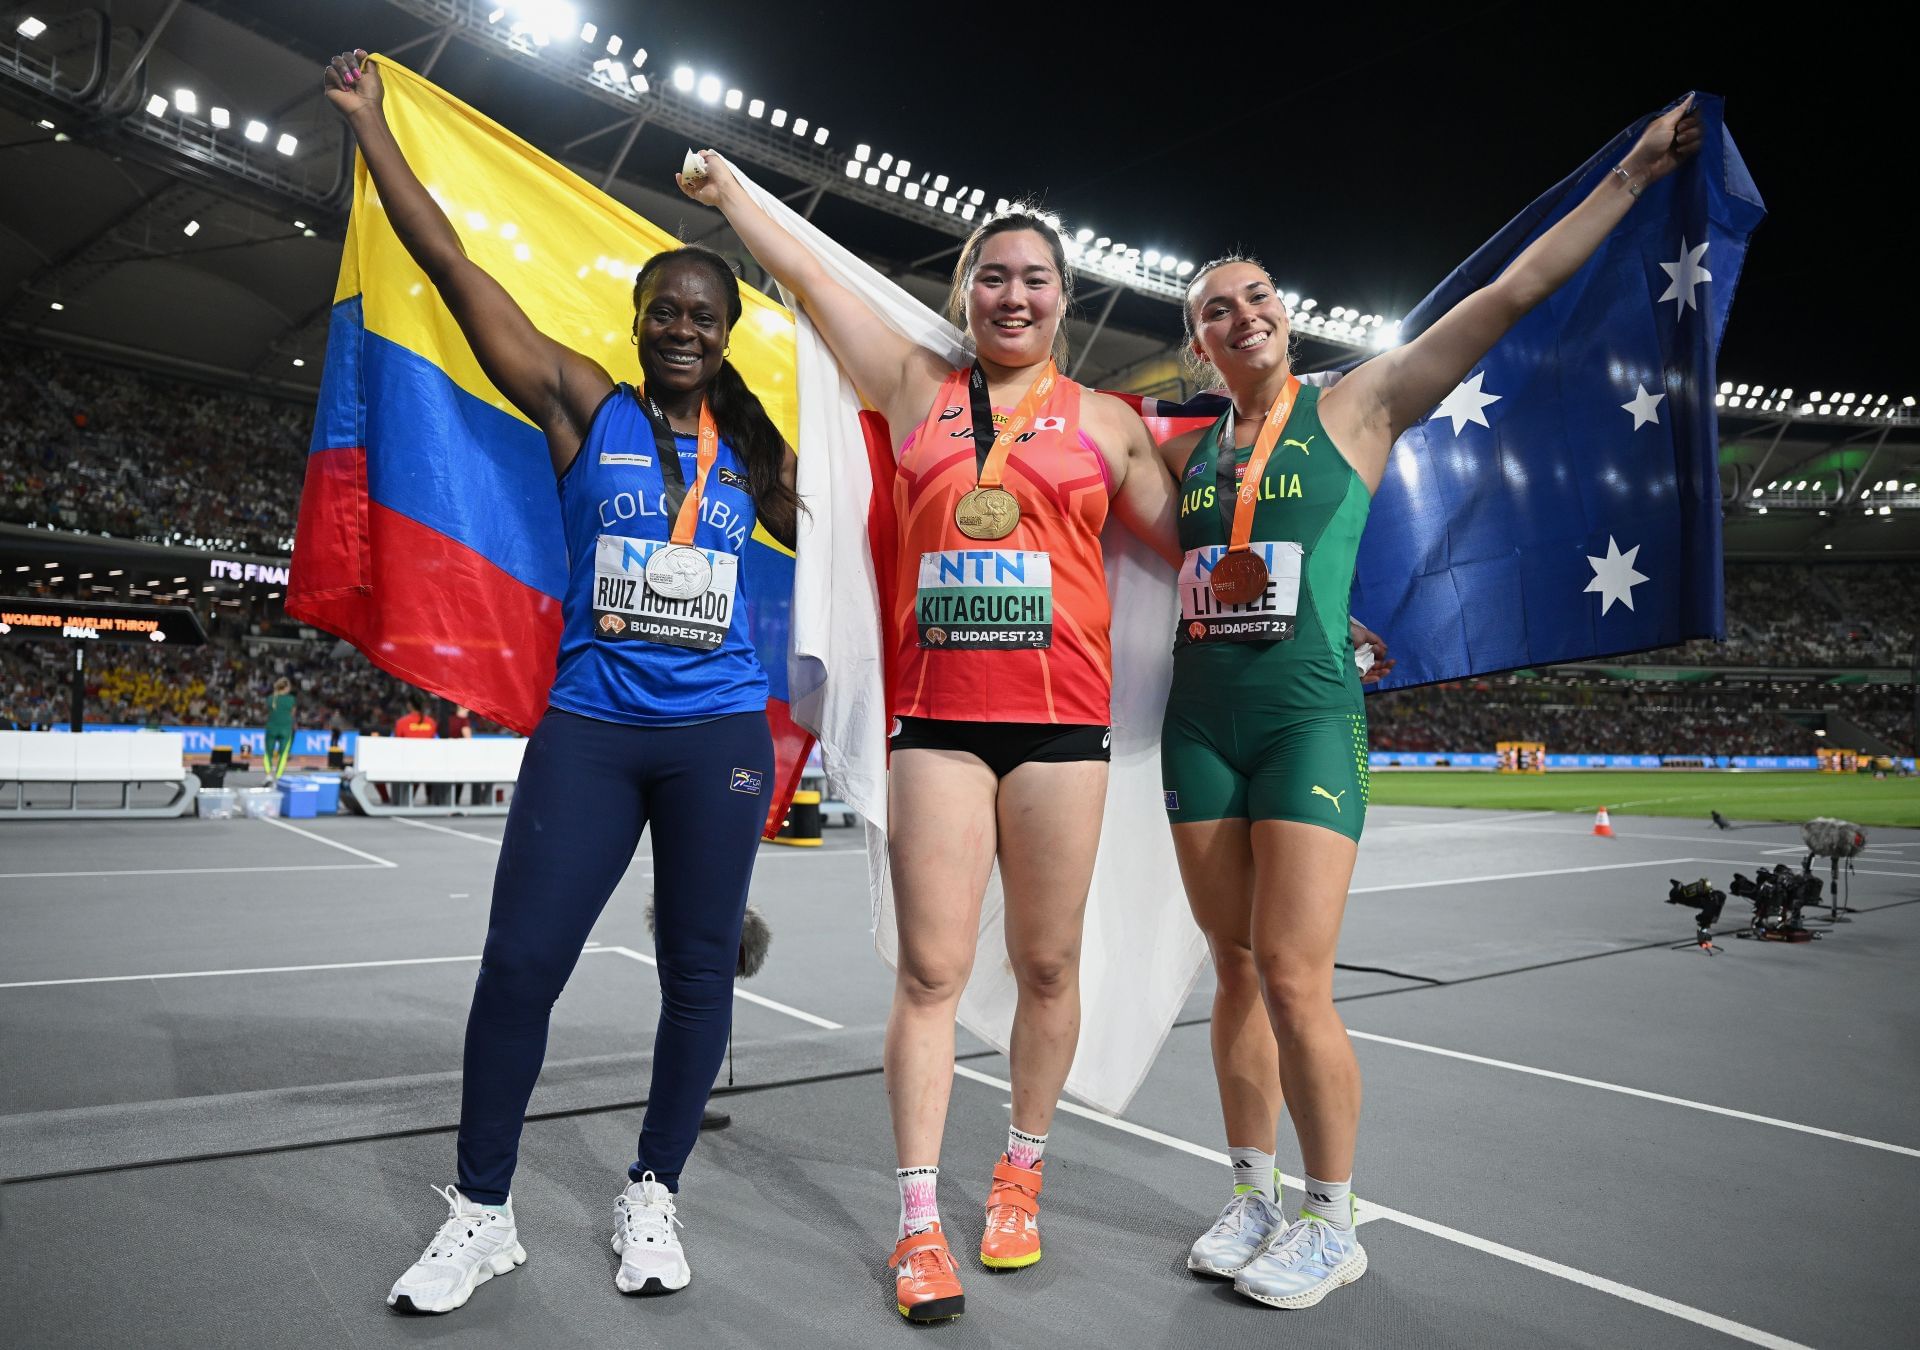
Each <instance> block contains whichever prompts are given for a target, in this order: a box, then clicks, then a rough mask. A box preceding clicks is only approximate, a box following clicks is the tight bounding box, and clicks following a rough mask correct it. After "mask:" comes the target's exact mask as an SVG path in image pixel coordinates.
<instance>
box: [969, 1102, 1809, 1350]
mask: <svg viewBox="0 0 1920 1350" xmlns="http://www.w3.org/2000/svg"><path fill="white" fill-rule="evenodd" d="M953 1071H954V1073H955V1074H956V1075H958V1076H959V1077H962V1078H970V1079H972V1080H973V1081H974V1082H976V1083H984V1084H986V1085H987V1086H989V1087H993V1088H997V1089H999V1090H1000V1091H1002V1092H1011V1091H1012V1090H1013V1085H1012V1084H1010V1083H1008V1082H1007V1081H1005V1080H1004V1079H1000V1078H994V1077H992V1076H991V1075H989V1074H984V1073H981V1072H980V1071H979V1070H978V1069H970V1068H968V1067H967V1066H966V1065H964V1064H956V1065H954V1068H953ZM1059 1109H1060V1110H1062V1111H1066V1112H1069V1113H1070V1114H1072V1115H1076V1116H1081V1117H1083V1118H1085V1119H1087V1120H1091V1121H1095V1122H1097V1123H1099V1124H1101V1125H1105V1126H1107V1127H1108V1128H1109V1129H1115V1130H1120V1131H1122V1132H1124V1133H1126V1134H1131V1135H1137V1136H1138V1137H1140V1138H1142V1139H1148V1140H1151V1141H1153V1142H1154V1143H1156V1144H1161V1145H1164V1146H1165V1147H1167V1148H1173V1149H1178V1150H1179V1151H1180V1152H1182V1153H1190V1154H1192V1155H1193V1156H1195V1157H1197V1158H1208V1159H1212V1160H1214V1161H1216V1162H1220V1163H1225V1162H1226V1161H1227V1155H1226V1154H1224V1153H1219V1152H1216V1151H1215V1150H1213V1149H1210V1148H1203V1147H1201V1146H1200V1145H1199V1144H1195V1143H1192V1142H1190V1141H1188V1140H1185V1139H1180V1138H1176V1137H1175V1136H1173V1135H1170V1134H1162V1133H1160V1131H1158V1130H1150V1129H1148V1128H1147V1127H1146V1126H1144V1125H1135V1124H1134V1123H1133V1122H1132V1121H1130V1120H1122V1119H1120V1118H1119V1117H1118V1116H1109V1115H1103V1114H1102V1113H1100V1112H1098V1111H1093V1110H1089V1109H1088V1108H1086V1107H1084V1106H1080V1105H1078V1104H1077V1103H1074V1102H1069V1101H1062V1102H1061V1103H1060V1106H1059ZM1284 1180H1285V1181H1286V1182H1287V1183H1288V1184H1289V1185H1293V1186H1299V1185H1300V1182H1299V1181H1298V1180H1297V1179H1295V1178H1293V1177H1286V1178H1284ZM1358 1206H1359V1208H1360V1209H1362V1210H1370V1211H1372V1212H1371V1214H1370V1215H1369V1216H1368V1217H1370V1218H1375V1219H1388V1220H1391V1221H1392V1222H1394V1223H1398V1224H1404V1225H1405V1226H1406V1227H1408V1228H1412V1229H1415V1230H1416V1231H1418V1232H1422V1233H1426V1234H1428V1235H1429V1236H1431V1237H1437V1238H1444V1239H1445V1240H1447V1241H1448V1242H1453V1243H1457V1244H1459V1245H1460V1246H1462V1247H1470V1248H1472V1249H1473V1250H1474V1251H1479V1252H1485V1253H1487V1254H1488V1255H1489V1256H1497V1257H1499V1258H1500V1259H1501V1260H1503V1261H1511V1262H1513V1263H1514V1264H1515V1265H1521V1266H1526V1267H1527V1268H1528V1269H1530V1270H1537V1271H1539V1272H1541V1273H1542V1274H1544V1275H1552V1276H1555V1277H1556V1278H1558V1279H1562V1280H1566V1281H1567V1282H1569V1283H1570V1284H1577V1285H1582V1286H1584V1287H1585V1288H1588V1289H1595V1290H1598V1291H1599V1292H1601V1293H1603V1294H1611V1295H1613V1296H1614V1297H1615V1298H1618V1299H1624V1300H1625V1301H1626V1302H1628V1303H1634V1304H1638V1305H1639V1306H1640V1307H1642V1308H1650V1309H1652V1310H1653V1311H1654V1312H1660V1313H1665V1314H1667V1316H1669V1317H1677V1318H1679V1319H1680V1320H1681V1321H1684V1322H1692V1323H1693V1324H1694V1325H1696V1326H1702V1327H1706V1328H1708V1329H1709V1330H1712V1331H1718V1332H1720V1333H1721V1334H1723V1335H1726V1336H1731V1337H1733V1338H1734V1339H1735V1340H1740V1341H1745V1342H1747V1343H1748V1344H1749V1345H1761V1346H1766V1347H1767V1348H1768V1350H1812V1347H1810V1346H1807V1345H1803V1344H1801V1343H1800V1342H1799V1341H1790V1340H1788V1339H1787V1338H1786V1337H1784V1336H1776V1335H1774V1334H1773V1333H1772V1332H1770V1331H1762V1330H1760V1329H1759V1328H1758V1327H1750V1326H1747V1325H1746V1324H1744V1323H1741V1322H1735V1321H1733V1320H1731V1319H1730V1318H1725V1317H1722V1316H1720V1315H1719V1314H1718V1313H1710V1312H1707V1311H1706V1310H1704V1309H1702V1308H1695V1307H1691V1306H1689V1305H1687V1304H1685V1303H1679V1302H1676V1301H1675V1300H1673V1299H1670V1298H1663V1297H1662V1296H1661V1295H1659V1294H1650V1293H1648V1292H1647V1291H1646V1290H1644V1289H1636V1288H1634V1287H1633V1286H1632V1285H1630V1284H1621V1283H1620V1282H1619V1281H1618V1280H1609V1279H1607V1278H1606V1277H1605V1276H1603V1275H1595V1274H1592V1273H1591V1272H1589V1271H1585V1270H1580V1269H1577V1268H1576V1267H1574V1266H1568V1265H1562V1264H1561V1263H1560V1262H1558V1261H1550V1260H1548V1259H1547V1258H1546V1257H1544V1256H1535V1255H1534V1254H1533V1253H1532V1252H1523V1251H1521V1250H1520V1249H1519V1248H1517V1247H1509V1246H1507V1245H1506V1244H1505V1243H1501V1242H1494V1241H1491V1240H1490V1239H1488V1238H1483V1237H1480V1236H1478V1235H1477V1234H1474V1233H1468V1232H1464V1231H1462V1230H1461V1229H1458V1228H1450V1227H1448V1226H1447V1225H1446V1224H1441V1223H1435V1222H1433V1221H1432V1220H1431V1219H1422V1218H1420V1217H1419V1216H1418V1215H1414V1214H1408V1213H1407V1212H1405V1211H1404V1210H1398V1209H1389V1208H1388V1207H1387V1206H1385V1205H1378V1204H1374V1203H1373V1202H1372V1201H1368V1200H1362V1201H1359V1202H1358Z"/></svg>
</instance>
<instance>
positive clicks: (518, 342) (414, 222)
mask: <svg viewBox="0 0 1920 1350" xmlns="http://www.w3.org/2000/svg"><path fill="white" fill-rule="evenodd" d="M324 80H325V87H326V95H327V101H328V102H330V103H332V104H333V106H334V107H335V108H336V109H338V110H339V112H340V114H341V115H342V116H343V117H345V118H346V119H347V126H348V127H349V128H350V129H351V130H352V131H353V135H354V139H355V140H357V141H358V142H359V143H360V154H361V157H362V158H363V159H365V160H366V162H367V172H368V173H369V174H371V175H372V176H373V181H374V185H375V186H376V187H377V188H379V190H380V203H381V205H382V206H383V207H384V208H385V210H386V213H387V219H388V221H389V222H391V224H392V225H393V232H394V234H396V235H397V236H399V239H400V242H401V243H402V244H403V245H405V246H406V250H407V252H408V254H409V255H411V257H412V258H413V260H414V262H416V263H418V264H419V265H420V270H421V271H423V272H425V273H426V274H427V279H428V280H429V281H431V282H432V283H433V286H434V289H435V290H437V291H439V292H440V297H441V299H443V300H445V301H446V304H447V309H448V310H449V311H450V312H451V313H452V314H453V318H454V321H455V322H456V323H458V324H459V325H460V331H461V332H462V333H463V334H465V336H466V339H467V344H468V345H469V346H471V347H472V348H473V354H474V355H475V356H476V357H478V358H479V360H480V368H481V369H482V370H484V371H485V372H486V374H487V378H488V379H489V380H492V381H493V383H494V387H495V388H497V389H498V390H499V391H500V392H501V393H502V394H505V395H506V396H507V399H508V401H509V402H511V403H512V404H513V406H514V407H516V408H518V409H519V410H520V411H521V412H522V413H524V414H526V416H527V417H528V419H529V420H531V421H532V422H533V423H534V425H535V426H537V427H539V428H540V430H541V431H543V432H545V433H546V436H547V446H548V449H549V451H550V452H551V454H552V457H553V467H554V472H555V473H561V472H564V471H565V470H566V467H567V466H568V465H569V464H571V463H572V462H573V457H574V455H575V454H577V453H578V452H579V449H580V442H581V440H582V439H584V438H585V436H586V434H587V426H588V424H589V423H590V422H591V421H592V420H593V412H594V409H596V408H598V407H599V406H600V401H601V399H603V398H604V397H605V396H606V394H607V391H608V390H610V389H612V388H613V379H612V377H611V376H609V375H608V374H607V372H606V371H605V370H603V369H602V368H601V367H600V365H599V363H598V362H596V361H594V360H592V359H591V358H589V357H586V356H583V355H581V354H580V353H579V352H576V351H574V350H572V349H571V348H569V347H565V346H563V345H561V344H560V343H558V342H555V341H554V340H553V339H552V338H550V337H548V336H547V335H546V334H544V333H542V332H541V331H540V330H539V329H537V328H535V327H534V326H533V321H532V320H530V319H529V318H527V315H526V312H525V311H524V310H522V309H521V308H520V306H519V305H517V304H515V303H514V300H513V297H512V296H510V295H508V294H507V292H506V288H505V287H503V286H501V285H500V283H499V282H497V281H495V280H494V279H493V278H492V277H490V276H488V275H487V274H486V272H484V271H482V270H481V268H480V266H479V264H477V263H475V262H474V261H473V260H472V259H470V258H469V257H467V253H466V249H464V248H463V247H462V246H461V244H460V236H459V235H458V234H456V233H455V232H454V228H453V225H452V223H451V222H449V221H448V220H447V217H446V213H445V212H443V211H442V210H441V209H440V205H439V203H438V202H436V201H434V199H433V198H432V196H431V195H429V194H428V192H427V190H426V188H425V187H424V186H422V185H421V182H420V179H419V177H418V176H417V175H416V174H415V173H414V171H413V168H412V166H411V165H409V164H408V163H407V160H406V156H405V155H403V154H402V153H401V151H400V145H399V143H398V142H397V141H395V140H394V139H393V132H392V130H391V129H389V128H388V126H387V118H386V113H385V112H384V111H383V110H382V108H381V96H382V92H383V91H382V89H381V84H380V72H379V70H378V69H377V68H376V67H374V66H372V65H370V64H368V63H367V54H366V53H365V52H364V51H359V50H355V51H351V52H343V53H341V54H340V55H339V56H336V57H334V58H333V60H332V61H331V62H330V63H328V65H327V68H326V74H325V76H324Z"/></svg>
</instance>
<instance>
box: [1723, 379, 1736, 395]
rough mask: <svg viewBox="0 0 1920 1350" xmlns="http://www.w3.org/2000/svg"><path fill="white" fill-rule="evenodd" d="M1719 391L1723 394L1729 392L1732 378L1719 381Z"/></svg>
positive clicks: (1731, 389)
mask: <svg viewBox="0 0 1920 1350" xmlns="http://www.w3.org/2000/svg"><path fill="white" fill-rule="evenodd" d="M1720 392H1721V393H1723V394H1731V393H1732V392H1733V381H1732V380H1722V381H1720Z"/></svg>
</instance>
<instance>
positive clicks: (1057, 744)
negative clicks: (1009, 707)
mask: <svg viewBox="0 0 1920 1350" xmlns="http://www.w3.org/2000/svg"><path fill="white" fill-rule="evenodd" d="M893 727H894V731H893V735H892V736H890V737H889V738H888V739H887V746H888V748H889V749H892V750H960V751H963V752H965V753H966V754H969V755H972V756H974V757H975V758H977V759H979V760H980V761H981V762H982V763H984V764H985V765H986V766H987V767H988V768H989V769H992V770H993V776H994V777H995V778H1005V777H1006V776H1007V775H1008V774H1010V773H1012V772H1013V771H1014V770H1015V769H1017V768H1019V767H1020V766H1021V765H1022V764H1065V763H1071V762H1073V761H1075V760H1083V759H1092V760H1099V761H1100V762H1101V763H1103V764H1104V763H1106V762H1107V761H1109V760H1111V759H1112V758H1113V750H1112V745H1113V729H1112V728H1111V727H1100V726H1086V725H1082V724H1079V723H1073V724H1063V723H1059V722H948V721H943V720H941V719H940V718H937V717H896V718H894V719H893Z"/></svg>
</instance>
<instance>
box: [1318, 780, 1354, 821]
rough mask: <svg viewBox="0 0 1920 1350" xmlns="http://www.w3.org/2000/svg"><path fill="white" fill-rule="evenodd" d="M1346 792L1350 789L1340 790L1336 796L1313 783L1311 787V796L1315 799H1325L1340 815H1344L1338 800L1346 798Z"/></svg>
mask: <svg viewBox="0 0 1920 1350" xmlns="http://www.w3.org/2000/svg"><path fill="white" fill-rule="evenodd" d="M1348 791H1350V789H1348V788H1342V789H1340V793H1339V795H1338V796H1336V795H1334V794H1333V793H1331V792H1328V791H1327V790H1326V789H1325V788H1323V787H1321V786H1320V785H1319V784H1318V783H1315V784H1314V785H1313V795H1314V796H1316V797H1325V798H1326V799H1327V800H1328V801H1330V802H1332V803H1333V809H1334V810H1335V811H1336V812H1339V813H1341V814H1344V812H1343V811H1342V810H1341V806H1340V798H1341V797H1344V796H1346V795H1347V793H1348Z"/></svg>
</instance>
